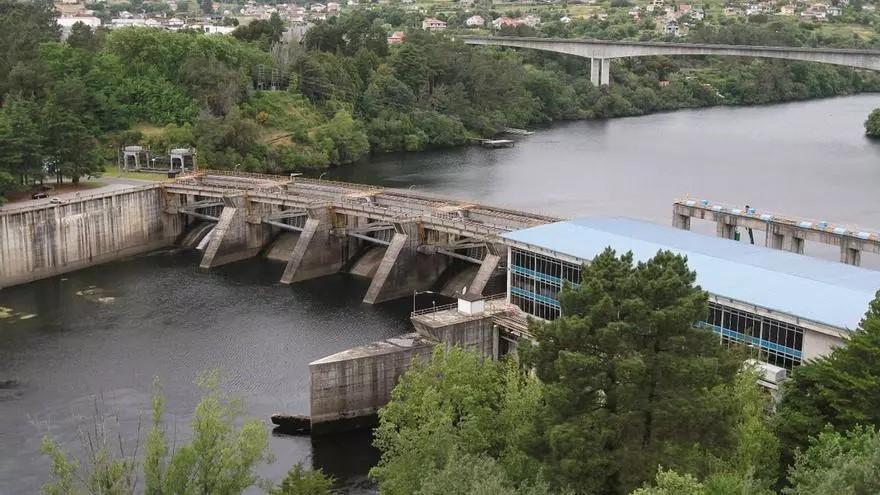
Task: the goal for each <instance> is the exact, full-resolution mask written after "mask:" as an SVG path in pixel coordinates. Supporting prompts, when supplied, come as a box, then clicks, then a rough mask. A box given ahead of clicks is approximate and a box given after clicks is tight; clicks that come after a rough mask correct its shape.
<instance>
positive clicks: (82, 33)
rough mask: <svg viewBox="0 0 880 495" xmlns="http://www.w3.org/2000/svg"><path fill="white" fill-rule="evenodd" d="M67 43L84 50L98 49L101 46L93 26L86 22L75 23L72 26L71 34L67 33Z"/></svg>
mask: <svg viewBox="0 0 880 495" xmlns="http://www.w3.org/2000/svg"><path fill="white" fill-rule="evenodd" d="M66 41H67V44H68V45H70V46H71V47H73V48H81V49H83V50H89V51H91V50H96V49H97V48H98V46H99V42H98V37H97V36H95V32H94V31H92V28H91V27H90V26H88V25H87V24H85V23H82V22H77V23H74V25H73V26H71V28H70V34H68V35H67V40H66Z"/></svg>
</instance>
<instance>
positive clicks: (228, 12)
mask: <svg viewBox="0 0 880 495" xmlns="http://www.w3.org/2000/svg"><path fill="white" fill-rule="evenodd" d="M388 6H399V7H400V8H401V9H403V10H404V11H406V12H407V13H408V14H409V15H414V16H418V17H421V22H420V23H419V24H417V25H416V26H415V27H418V25H420V26H421V28H422V29H425V30H430V31H440V30H446V29H450V28H451V29H462V30H477V31H479V30H483V31H485V30H491V31H504V30H513V31H515V30H517V28H520V27H525V28H538V27H539V26H541V25H542V24H548V23H549V24H553V23H559V24H569V23H571V22H574V21H592V22H599V23H609V24H618V25H619V24H626V23H630V24H632V25H634V26H637V28H638V29H640V30H644V29H646V28H653V29H652V30H653V31H654V32H656V33H657V34H658V35H659V36H663V37H668V38H672V39H675V38H685V37H687V35H688V32H689V30H690V29H691V28H692V27H693V26H695V25H696V24H698V23H700V22H704V21H705V20H707V16H714V17H715V18H716V19H723V18H746V19H748V18H755V19H759V17H757V16H761V17H760V18H762V19H766V18H767V17H770V16H778V17H783V18H788V19H790V20H799V21H801V22H805V23H826V22H829V21H834V20H839V21H840V22H838V24H839V25H840V26H841V27H848V28H852V29H851V30H852V31H853V35H854V36H855V37H859V36H860V35H861V36H866V35H867V33H866V32H865V30H864V28H863V26H864V25H865V24H866V20H865V19H860V18H858V15H856V14H859V15H862V16H864V15H866V14H871V13H873V12H875V11H876V6H875V5H873V4H869V3H862V2H859V3H857V4H855V3H854V4H851V3H850V0H834V1H833V2H829V3H823V2H816V3H812V2H805V1H795V2H787V1H782V2H773V1H761V2H725V3H723V4H717V3H712V2H706V4H691V3H675V2H671V1H668V0H649V1H648V2H645V3H642V2H638V3H636V2H630V1H628V0H612V1H610V2H606V1H599V0H582V1H580V0H579V1H573V2H561V1H554V0H550V1H546V2H530V1H520V2H503V3H492V2H474V1H473V0H461V1H458V2H454V1H452V2H442V3H420V2H417V1H416V0H399V1H398V0H395V1H390V0H379V1H378V2H360V1H359V0H348V1H347V2H344V3H337V2H328V3H317V2H304V3H278V4H272V3H258V2H255V1H253V0H250V1H248V2H246V3H244V4H228V3H217V2H210V1H206V2H201V3H190V2H176V1H173V0H169V1H164V2H162V1H159V2H144V3H142V4H141V5H140V8H135V7H134V6H133V4H131V3H120V2H107V1H105V0H102V1H97V2H94V3H82V2H80V0H63V1H62V2H61V3H58V4H56V9H57V11H58V18H57V22H58V25H59V26H61V28H62V30H63V31H64V32H65V33H66V32H69V30H70V28H71V27H72V26H73V25H74V24H76V23H78V22H81V23H83V24H85V25H87V26H89V27H91V28H97V27H106V28H109V29H116V28H120V27H148V28H156V29H166V30H170V31H177V30H195V31H201V32H204V33H209V34H230V33H232V31H234V30H235V28H236V27H237V26H239V25H245V24H247V23H249V22H251V21H253V20H268V19H270V18H271V17H272V16H273V15H277V16H278V18H279V19H280V20H281V21H283V22H285V23H286V24H287V25H288V26H289V29H288V39H291V38H293V39H296V38H301V37H302V35H303V34H304V32H305V30H307V29H308V27H309V26H311V25H313V24H314V23H316V22H319V21H324V20H327V19H329V18H332V17H335V16H338V15H339V14H340V13H342V12H344V11H346V10H354V9H373V8H379V7H388ZM847 13H849V14H850V15H849V16H845V14H847ZM844 17H847V18H846V19H844ZM853 21H855V22H853ZM759 22H760V21H759ZM867 24H873V21H869V22H867ZM871 34H873V33H871ZM405 38H406V36H405V34H404V32H403V31H389V33H388V43H389V44H400V43H403V42H404V41H405Z"/></svg>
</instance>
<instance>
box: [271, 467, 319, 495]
mask: <svg viewBox="0 0 880 495" xmlns="http://www.w3.org/2000/svg"><path fill="white" fill-rule="evenodd" d="M332 488H333V478H331V477H329V476H325V475H324V473H322V472H321V471H320V470H316V471H306V470H305V469H303V467H302V466H300V465H299V464H297V465H296V466H293V468H292V469H291V470H290V471H289V472H288V473H287V476H285V477H284V479H283V480H282V481H281V484H280V485H278V486H277V487H275V488H273V489H272V490H270V491H269V495H330V494H331V493H332V492H331V489H332Z"/></svg>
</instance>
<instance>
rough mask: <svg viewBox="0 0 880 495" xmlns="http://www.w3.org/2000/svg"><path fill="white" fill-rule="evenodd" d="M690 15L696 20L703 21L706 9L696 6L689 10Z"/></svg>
mask: <svg viewBox="0 0 880 495" xmlns="http://www.w3.org/2000/svg"><path fill="white" fill-rule="evenodd" d="M688 15H689V16H690V18H691V19H693V20H695V21H702V20H703V19H705V18H706V11H704V10H703V8H702V7H694V8H692V9H691V10H690V12H688Z"/></svg>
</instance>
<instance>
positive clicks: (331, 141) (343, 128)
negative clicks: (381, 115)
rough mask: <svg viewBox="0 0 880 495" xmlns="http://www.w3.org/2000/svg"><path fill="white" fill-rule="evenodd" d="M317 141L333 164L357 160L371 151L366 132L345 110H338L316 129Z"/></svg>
mask: <svg viewBox="0 0 880 495" xmlns="http://www.w3.org/2000/svg"><path fill="white" fill-rule="evenodd" d="M315 141H316V142H317V143H318V144H319V146H320V147H321V148H322V149H323V150H324V151H325V152H326V153H327V156H328V158H329V159H330V163H333V164H341V163H351V162H354V161H357V160H358V159H359V158H361V157H362V156H364V155H365V154H366V153H367V152H368V151H370V142H369V141H368V140H367V135H366V133H364V131H363V129H362V127H361V126H360V125H359V124H358V123H357V122H356V121H355V120H354V119H353V118H352V117H351V114H350V113H348V112H345V111H340V112H337V113H336V115H334V116H333V118H332V119H330V122H327V123H326V124H324V125H322V126H320V127H318V128H317V129H315Z"/></svg>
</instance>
